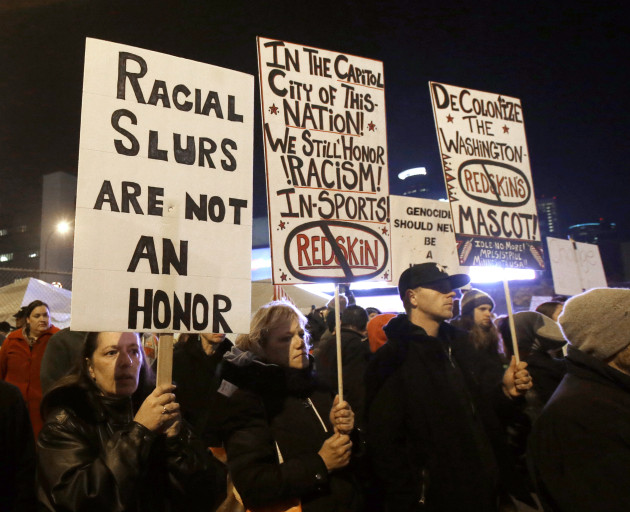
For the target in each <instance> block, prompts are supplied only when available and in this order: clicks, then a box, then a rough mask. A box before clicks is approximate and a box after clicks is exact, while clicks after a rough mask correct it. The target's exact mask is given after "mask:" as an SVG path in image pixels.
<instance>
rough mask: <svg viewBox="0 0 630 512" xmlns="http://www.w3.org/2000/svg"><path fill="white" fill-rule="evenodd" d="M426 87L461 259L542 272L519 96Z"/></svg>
mask: <svg viewBox="0 0 630 512" xmlns="http://www.w3.org/2000/svg"><path fill="white" fill-rule="evenodd" d="M429 86H430V90H431V100H432V104H433V115H434V117H435V127H436V130H437V137H438V142H439V145H440V152H441V155H442V167H443V169H444V179H445V181H446V189H447V192H448V197H449V201H450V203H451V211H452V213H453V225H454V227H455V238H456V240H457V251H458V254H459V261H460V264H461V265H466V266H499V267H508V268H529V269H534V270H541V269H542V268H543V267H544V259H543V254H542V243H541V238H540V231H539V226H538V214H537V213H536V201H535V197H534V187H533V184H532V177H531V171H530V167H529V155H528V150H527V140H526V138H525V124H524V121H523V109H522V107H521V102H520V100H518V99H516V98H509V97H507V96H503V95H499V94H493V93H487V92H481V91H475V90H472V89H464V88H461V87H454V86H452V85H445V84H440V83H436V82H430V84H429Z"/></svg>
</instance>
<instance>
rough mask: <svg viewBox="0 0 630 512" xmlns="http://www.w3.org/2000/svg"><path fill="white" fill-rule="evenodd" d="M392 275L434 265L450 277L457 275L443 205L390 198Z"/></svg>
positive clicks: (446, 208) (448, 211) (446, 206)
mask: <svg viewBox="0 0 630 512" xmlns="http://www.w3.org/2000/svg"><path fill="white" fill-rule="evenodd" d="M389 203H390V208H391V219H392V220H391V230H392V233H391V236H392V275H393V276H394V278H396V277H398V276H400V274H402V272H403V271H404V270H405V269H407V268H409V267H410V266H411V265H417V264H419V263H425V262H427V261H433V262H435V263H439V264H440V265H442V266H443V267H444V268H445V269H446V270H447V271H448V273H449V274H456V273H458V272H459V260H458V257H457V250H456V246H455V235H454V233H453V223H452V222H451V209H450V207H449V204H448V203H446V202H444V201H435V200H433V199H419V198H416V197H406V196H390V197H389Z"/></svg>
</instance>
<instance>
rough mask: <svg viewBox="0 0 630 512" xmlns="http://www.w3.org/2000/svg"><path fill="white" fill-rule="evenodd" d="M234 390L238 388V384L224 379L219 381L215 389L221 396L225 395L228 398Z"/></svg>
mask: <svg viewBox="0 0 630 512" xmlns="http://www.w3.org/2000/svg"><path fill="white" fill-rule="evenodd" d="M236 390H238V386H235V385H234V384H232V383H231V382H228V381H227V380H225V379H223V380H222V381H221V385H220V386H219V389H217V391H218V392H219V393H221V394H222V395H223V396H227V397H228V398H229V397H231V396H232V395H233V394H234V392H235V391H236Z"/></svg>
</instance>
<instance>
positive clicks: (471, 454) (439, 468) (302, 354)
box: [0, 263, 630, 512]
mask: <svg viewBox="0 0 630 512" xmlns="http://www.w3.org/2000/svg"><path fill="white" fill-rule="evenodd" d="M469 281H470V279H469V277H468V276H467V275H465V274H456V275H449V274H448V273H447V272H446V271H445V269H444V268H443V267H441V266H440V265H438V264H435V263H424V264H421V265H415V266H412V267H410V268H408V269H407V270H405V271H404V272H403V273H402V275H401V276H400V278H399V281H398V292H399V295H400V299H401V300H402V304H403V307H404V312H403V313H399V314H396V313H381V312H380V311H378V310H376V309H374V308H367V309H364V308H362V307H360V306H358V305H356V303H355V301H354V298H353V296H352V293H351V292H350V291H349V289H347V290H345V293H344V294H343V295H341V296H340V301H339V310H340V311H339V312H338V313H335V311H334V305H333V304H332V301H331V303H329V304H328V306H326V307H324V308H317V309H316V308H313V309H312V311H311V312H310V314H308V315H307V316H305V315H304V314H302V313H301V312H300V310H299V309H297V308H296V307H295V306H294V305H292V304H290V303H289V302H285V301H278V302H271V303H269V304H266V305H265V306H263V307H261V308H260V309H259V310H258V311H256V312H255V314H254V315H253V317H252V320H251V325H250V331H249V333H247V334H242V335H239V336H238V337H236V338H235V339H234V340H230V339H229V338H227V337H226V336H225V335H224V334H217V333H202V334H190V335H188V334H185V335H181V336H180V337H179V340H178V341H177V343H176V344H175V347H174V352H173V384H172V385H161V386H157V387H156V385H155V378H154V369H155V366H156V362H154V361H153V355H154V354H150V355H149V356H147V350H145V344H146V343H143V340H144V339H145V338H144V337H143V336H142V334H139V333H129V332H126V333H120V332H92V333H82V332H73V331H70V330H69V329H63V330H59V329H57V328H56V327H54V326H53V325H52V324H51V322H50V311H49V308H48V306H47V305H46V304H45V303H43V302H41V301H34V302H33V303H31V304H29V305H28V306H26V307H25V308H23V309H22V310H20V312H19V313H18V315H16V320H17V319H18V318H17V316H20V317H23V321H24V324H23V325H21V326H20V327H17V328H16V329H14V330H12V331H10V332H8V334H7V335H6V339H5V340H4V342H3V344H2V347H1V348H0V512H1V511H5V510H7V511H34V510H46V511H77V510H89V511H100V510H102V511H144V510H147V511H148V510H157V511H177V510H182V511H195V510H199V511H210V512H211V511H215V510H218V511H220V512H239V511H241V512H244V511H245V510H247V511H252V512H263V511H264V512H283V511H292V512H297V511H303V512H319V511H321V512H328V511H331V512H334V511H339V512H342V511H344V512H345V511H348V512H361V511H366V512H380V511H385V512H394V511H396V512H398V511H403V512H405V511H410V512H412V511H418V512H420V511H432V512H433V511H445V512H450V511H453V512H456V511H479V512H485V511H488V512H490V511H502V512H507V511H517V510H536V509H538V510H540V509H544V510H545V511H554V512H555V511H562V512H574V511H578V512H579V511H600V510H601V511H622V510H626V509H627V508H628V505H627V503H628V501H629V500H628V492H629V491H628V490H627V489H628V486H627V485H624V484H628V483H629V482H628V477H627V476H626V474H627V469H628V467H630V466H629V465H628V462H630V443H629V439H630V438H629V436H630V414H629V413H630V337H628V335H627V332H629V331H626V330H625V329H626V328H630V290H626V289H607V288H606V289H595V290H590V291H588V292H585V293H583V294H581V295H578V296H575V297H573V298H571V299H569V300H568V301H567V302H566V303H563V302H549V303H545V304H542V305H541V306H539V308H538V309H537V311H526V312H518V313H516V314H514V315H513V317H512V320H513V325H510V322H509V320H508V318H507V317H501V318H498V319H497V318H496V316H495V314H494V309H495V302H494V300H493V298H492V297H490V296H489V295H488V294H487V293H485V292H483V291H481V290H477V289H474V288H469ZM463 287H468V289H467V291H465V292H463V293H462V294H461V297H460V298H459V299H458V298H457V294H458V293H459V292H458V290H459V289H461V288H463ZM455 313H457V314H456V316H454V315H455ZM337 317H338V318H339V325H337V323H336V321H335V319H336V318H337ZM337 329H339V332H337ZM513 335H515V338H516V339H515V340H513V339H512V338H513ZM337 338H339V339H340V341H341V368H342V376H343V379H342V381H343V385H342V388H341V390H342V396H341V397H340V396H339V395H338V393H337V391H338V378H339V375H338V371H339V370H338V368H339V367H338V364H337V345H336V344H337ZM149 339H152V338H149ZM567 341H568V346H567ZM515 349H517V353H514V352H515ZM152 362H153V365H151V363H152ZM152 366H153V368H152Z"/></svg>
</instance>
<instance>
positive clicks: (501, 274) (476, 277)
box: [468, 267, 536, 283]
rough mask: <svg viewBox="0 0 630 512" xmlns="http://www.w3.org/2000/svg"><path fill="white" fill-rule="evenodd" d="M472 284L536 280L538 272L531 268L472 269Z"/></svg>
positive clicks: (470, 270)
mask: <svg viewBox="0 0 630 512" xmlns="http://www.w3.org/2000/svg"><path fill="white" fill-rule="evenodd" d="M468 275H469V276H470V282H471V283H496V282H497V281H503V280H504V279H506V280H507V281H529V280H532V279H536V272H535V271H534V270H531V269H529V268H501V267H470V268H469V271H468Z"/></svg>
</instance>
